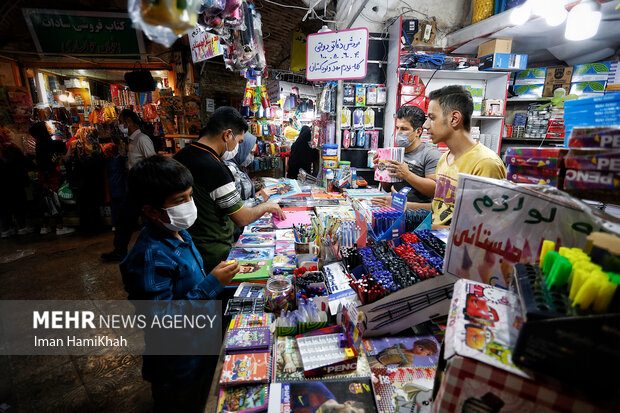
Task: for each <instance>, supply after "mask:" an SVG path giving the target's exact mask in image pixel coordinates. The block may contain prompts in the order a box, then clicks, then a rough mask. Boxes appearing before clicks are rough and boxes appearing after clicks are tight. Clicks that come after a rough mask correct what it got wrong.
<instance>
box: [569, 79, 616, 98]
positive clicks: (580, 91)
mask: <svg viewBox="0 0 620 413" xmlns="http://www.w3.org/2000/svg"><path fill="white" fill-rule="evenodd" d="M606 86H607V81H606V80H590V81H586V82H573V83H571V85H570V94H571V95H577V96H579V97H580V98H583V97H597V96H603V95H604V94H605V87H606Z"/></svg>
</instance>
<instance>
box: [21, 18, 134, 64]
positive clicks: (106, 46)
mask: <svg viewBox="0 0 620 413" xmlns="http://www.w3.org/2000/svg"><path fill="white" fill-rule="evenodd" d="M22 11H23V13H24V18H25V19H26V23H27V24H28V28H29V29H30V34H31V35H32V39H33V40H34V43H35V45H36V47H37V51H38V52H39V53H59V54H79V55H102V56H101V57H115V58H117V59H136V58H138V54H139V53H144V43H143V41H142V34H141V33H140V32H139V31H137V30H136V29H134V28H133V27H132V25H131V20H130V19H129V17H128V15H127V13H108V12H85V11H63V10H46V9H22ZM134 53H135V54H134ZM132 54H133V55H132ZM114 55H116V56H114Z"/></svg>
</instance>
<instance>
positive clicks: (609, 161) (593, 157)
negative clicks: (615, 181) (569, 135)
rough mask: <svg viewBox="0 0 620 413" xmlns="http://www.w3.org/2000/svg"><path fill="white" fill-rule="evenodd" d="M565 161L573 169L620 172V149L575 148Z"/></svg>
mask: <svg viewBox="0 0 620 413" xmlns="http://www.w3.org/2000/svg"><path fill="white" fill-rule="evenodd" d="M564 162H565V164H566V167H567V168H571V169H581V170H590V171H614V172H620V151H616V152H609V151H607V150H601V149H573V150H571V151H570V152H569V154H568V156H567V157H566V159H565V161H564Z"/></svg>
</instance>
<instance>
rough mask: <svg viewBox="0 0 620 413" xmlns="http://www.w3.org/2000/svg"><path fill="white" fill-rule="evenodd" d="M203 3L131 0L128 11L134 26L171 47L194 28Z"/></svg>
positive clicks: (171, 0)
mask: <svg viewBox="0 0 620 413" xmlns="http://www.w3.org/2000/svg"><path fill="white" fill-rule="evenodd" d="M201 4H202V3H201V1H200V0H186V1H184V2H177V1H176V0H161V1H159V2H150V1H147V0H129V1H128V4H127V11H128V13H129V17H130V18H131V21H132V23H133V24H134V26H135V27H136V28H138V29H140V30H142V31H143V32H144V34H145V35H146V36H147V37H148V38H149V39H151V40H152V41H154V42H156V43H160V44H162V45H164V46H166V47H170V46H172V44H173V43H174V42H175V41H176V40H177V39H178V38H180V37H181V36H183V34H185V33H187V32H189V31H191V30H194V28H195V27H196V24H197V22H198V10H199V9H200V6H201ZM179 6H182V7H179Z"/></svg>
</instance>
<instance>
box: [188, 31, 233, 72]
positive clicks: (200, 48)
mask: <svg viewBox="0 0 620 413" xmlns="http://www.w3.org/2000/svg"><path fill="white" fill-rule="evenodd" d="M189 48H190V50H191V52H192V61H193V62H194V63H198V62H202V61H203V60H207V59H210V58H212V57H215V56H219V55H221V54H223V53H224V51H223V50H222V46H221V45H220V38H219V37H218V36H216V35H214V34H211V33H209V32H207V31H206V30H205V29H203V28H202V27H200V26H196V29H195V30H194V31H192V32H191V33H189Z"/></svg>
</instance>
